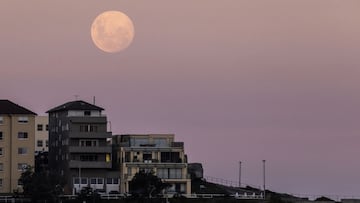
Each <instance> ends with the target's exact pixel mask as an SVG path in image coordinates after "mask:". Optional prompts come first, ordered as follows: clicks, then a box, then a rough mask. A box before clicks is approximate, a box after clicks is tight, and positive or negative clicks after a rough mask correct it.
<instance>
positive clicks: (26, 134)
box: [18, 132, 28, 139]
mask: <svg viewBox="0 0 360 203" xmlns="http://www.w3.org/2000/svg"><path fill="white" fill-rule="evenodd" d="M18 138H19V139H27V138H28V133H27V132H18Z"/></svg>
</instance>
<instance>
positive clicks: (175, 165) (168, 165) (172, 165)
mask: <svg viewBox="0 0 360 203" xmlns="http://www.w3.org/2000/svg"><path fill="white" fill-rule="evenodd" d="M125 164H126V166H127V167H142V168H158V167H162V168H185V167H186V166H187V164H186V163H159V162H158V163H154V162H151V163H149V162H126V163H125Z"/></svg>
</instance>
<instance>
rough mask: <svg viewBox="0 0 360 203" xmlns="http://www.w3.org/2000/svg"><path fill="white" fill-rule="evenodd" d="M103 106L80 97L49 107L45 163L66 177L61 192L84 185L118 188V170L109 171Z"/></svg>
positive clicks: (69, 191) (78, 189)
mask: <svg viewBox="0 0 360 203" xmlns="http://www.w3.org/2000/svg"><path fill="white" fill-rule="evenodd" d="M103 110H104V109H103V108H101V107H98V106H95V105H93V104H89V103H87V102H84V101H73V102H68V103H65V104H63V105H60V106H58V107H55V108H53V109H51V110H49V111H48V112H47V113H49V167H50V170H52V171H53V172H57V173H59V174H61V175H62V176H63V178H64V179H65V181H66V185H65V187H64V192H65V194H74V193H78V192H79V191H80V190H81V189H82V188H84V187H87V186H88V187H91V188H93V189H96V190H101V191H104V192H110V191H119V173H118V172H117V171H112V160H111V157H112V155H111V153H112V148H111V144H110V143H109V142H108V139H110V138H111V132H107V123H108V122H107V118H106V116H105V115H103V114H102V111H103Z"/></svg>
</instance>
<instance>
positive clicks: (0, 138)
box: [0, 131, 3, 140]
mask: <svg viewBox="0 0 360 203" xmlns="http://www.w3.org/2000/svg"><path fill="white" fill-rule="evenodd" d="M0 140H3V132H1V131H0Z"/></svg>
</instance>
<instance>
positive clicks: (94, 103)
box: [93, 96, 95, 105]
mask: <svg viewBox="0 0 360 203" xmlns="http://www.w3.org/2000/svg"><path fill="white" fill-rule="evenodd" d="M93 104H94V105H95V96H94V97H93Z"/></svg>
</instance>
